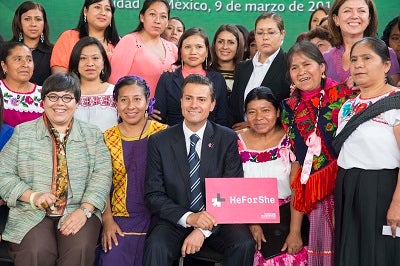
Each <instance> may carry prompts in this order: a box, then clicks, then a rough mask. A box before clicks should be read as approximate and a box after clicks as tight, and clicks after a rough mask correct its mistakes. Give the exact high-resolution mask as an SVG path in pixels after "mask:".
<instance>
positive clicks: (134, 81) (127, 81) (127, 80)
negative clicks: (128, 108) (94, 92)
mask: <svg viewBox="0 0 400 266" xmlns="http://www.w3.org/2000/svg"><path fill="white" fill-rule="evenodd" d="M129 85H137V86H139V87H141V88H142V89H143V94H144V96H145V97H146V101H147V100H149V99H150V88H149V85H148V84H147V82H146V81H145V80H144V79H142V78H141V77H139V76H134V75H131V76H124V77H122V78H120V79H118V81H117V83H115V86H114V91H113V99H114V101H116V102H117V101H118V95H119V90H120V89H121V88H122V87H124V86H129Z"/></svg>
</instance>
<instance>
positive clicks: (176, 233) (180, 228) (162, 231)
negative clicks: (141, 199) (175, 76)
mask: <svg viewBox="0 0 400 266" xmlns="http://www.w3.org/2000/svg"><path fill="white" fill-rule="evenodd" d="M181 107H182V114H183V117H184V121H183V123H180V124H178V125H175V126H173V127H170V128H167V129H166V130H164V131H162V132H159V133H157V134H154V135H152V136H150V138H149V144H148V157H147V168H146V178H145V201H146V204H147V205H148V207H149V208H150V210H151V211H152V214H153V219H152V226H151V229H150V230H149V235H148V238H147V239H146V242H145V251H144V259H143V265H146V266H148V265H154V266H160V265H161V266H164V265H165V266H167V265H172V263H173V261H174V260H175V259H177V258H179V257H180V256H185V255H186V254H194V253H196V252H198V251H199V250H200V248H201V247H202V246H203V244H206V245H208V246H210V247H211V248H214V249H216V250H217V251H220V252H222V253H224V255H225V265H227V266H230V265H238V266H239V265H240V266H246V265H249V266H250V265H252V264H253V257H254V251H255V242H254V239H253V238H252V236H251V234H250V232H249V229H248V227H247V225H244V224H243V225H217V221H216V220H215V219H214V217H213V216H212V215H211V214H209V213H208V212H206V211H204V202H205V194H204V178H205V177H241V176H243V169H242V164H241V162H240V158H239V154H238V148H237V135H236V134H235V132H234V131H232V130H230V129H228V128H226V127H223V126H220V125H217V124H215V123H213V122H209V121H207V117H208V115H209V113H210V112H211V111H212V110H213V109H214V107H215V93H214V88H213V86H212V83H211V82H210V81H209V79H208V78H207V77H203V76H201V75H190V76H188V77H187V78H186V79H185V81H184V83H183V87H182V96H181ZM195 135H196V136H197V139H196V140H195V141H193V139H192V138H193V136H195ZM196 141H197V142H196ZM192 158H197V166H198V162H200V166H199V168H196V167H193V164H192V162H193V161H192V160H191V159H192ZM197 170H199V171H198V172H197ZM196 173H198V181H197V182H194V183H192V177H193V176H196ZM197 189H198V191H199V193H198V195H193V193H194V192H195V191H196V190H197Z"/></svg>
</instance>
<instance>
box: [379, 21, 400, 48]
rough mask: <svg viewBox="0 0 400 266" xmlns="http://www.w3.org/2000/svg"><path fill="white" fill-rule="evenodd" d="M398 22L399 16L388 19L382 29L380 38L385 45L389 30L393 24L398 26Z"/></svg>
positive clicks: (387, 41)
mask: <svg viewBox="0 0 400 266" xmlns="http://www.w3.org/2000/svg"><path fill="white" fill-rule="evenodd" d="M399 23H400V17H395V18H394V19H392V20H391V21H389V23H388V24H387V25H386V27H385V29H384V30H383V35H382V40H383V41H384V42H385V43H386V45H387V46H389V37H390V32H391V31H392V29H393V27H395V26H397V27H398V26H399ZM399 29H400V28H399Z"/></svg>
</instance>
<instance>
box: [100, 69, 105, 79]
mask: <svg viewBox="0 0 400 266" xmlns="http://www.w3.org/2000/svg"><path fill="white" fill-rule="evenodd" d="M101 77H104V69H102V70H101V72H100V78H101Z"/></svg>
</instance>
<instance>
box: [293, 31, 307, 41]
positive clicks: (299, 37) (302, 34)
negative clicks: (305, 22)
mask: <svg viewBox="0 0 400 266" xmlns="http://www.w3.org/2000/svg"><path fill="white" fill-rule="evenodd" d="M307 33H308V31H305V32H302V33H300V34H299V35H298V36H297V38H296V42H301V41H304V40H306V39H307Z"/></svg>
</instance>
